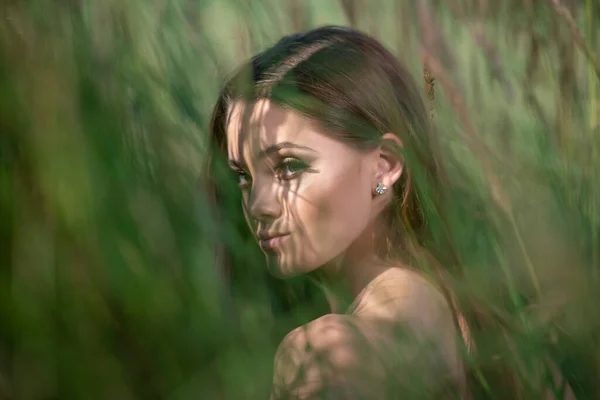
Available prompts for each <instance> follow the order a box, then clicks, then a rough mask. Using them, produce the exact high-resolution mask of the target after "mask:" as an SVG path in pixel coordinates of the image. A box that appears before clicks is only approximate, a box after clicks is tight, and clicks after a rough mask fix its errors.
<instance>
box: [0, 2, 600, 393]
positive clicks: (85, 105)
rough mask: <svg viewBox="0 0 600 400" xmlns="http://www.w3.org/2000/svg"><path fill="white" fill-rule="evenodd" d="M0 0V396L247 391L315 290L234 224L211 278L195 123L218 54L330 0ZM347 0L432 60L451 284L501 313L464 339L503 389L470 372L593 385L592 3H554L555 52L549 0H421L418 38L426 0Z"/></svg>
mask: <svg viewBox="0 0 600 400" xmlns="http://www.w3.org/2000/svg"><path fill="white" fill-rule="evenodd" d="M5 3H7V4H4V3H3V5H1V6H0V19H1V20H2V21H3V22H2V23H1V24H0V268H1V269H0V273H1V274H2V275H1V276H0V398H14V399H42V398H44V399H48V398H61V399H62V398H103V399H104V398H111V399H112V398H115V399H121V398H122V399H126V398H174V399H188V398H210V399H212V398H231V399H237V398H240V399H241V398H257V399H258V398H265V397H266V394H265V393H268V390H269V385H270V374H271V362H272V356H273V351H274V349H275V346H276V345H277V343H278V341H279V339H281V337H282V335H283V334H284V333H285V332H286V330H289V329H290V328H292V327H294V326H296V325H297V324H298V323H300V322H301V321H306V320H307V319H309V318H311V317H312V316H314V315H315V313H316V311H315V308H314V307H311V305H310V299H311V298H312V297H314V296H311V295H309V294H307V293H306V288H305V282H304V281H303V280H301V279H300V280H298V281H297V282H290V283H281V282H277V281H275V280H273V279H272V278H269V277H268V276H267V274H266V272H265V271H264V270H263V269H261V268H260V265H259V263H257V262H252V258H251V256H250V255H249V254H247V253H246V248H249V249H250V250H248V251H249V252H252V250H251V246H249V245H248V244H247V243H245V242H244V241H243V239H242V238H236V237H234V236H231V237H230V238H229V240H231V242H232V243H233V245H235V246H237V248H238V249H239V254H240V255H239V257H240V258H241V259H244V258H245V257H248V258H247V259H248V262H247V264H244V265H242V266H241V267H240V268H238V269H236V270H234V271H232V272H231V274H232V280H233V284H232V285H229V284H228V283H226V280H225V279H222V274H221V272H220V271H219V270H218V267H216V266H215V265H214V262H213V260H212V256H211V252H210V251H211V248H212V246H213V244H214V240H215V238H216V235H217V233H216V232H217V231H216V229H217V228H216V227H215V225H214V223H212V222H211V219H212V215H211V213H210V211H208V209H207V207H206V205H205V198H204V196H203V192H202V190H200V188H199V186H198V182H197V180H198V177H199V176H200V174H201V172H202V171H201V169H202V165H203V160H204V157H205V148H204V143H205V139H206V135H207V132H206V128H207V125H208V117H209V115H210V111H211V107H212V105H213V102H214V101H215V100H216V96H217V93H218V90H219V88H220V83H221V81H222V80H223V79H224V78H225V76H226V74H227V73H228V72H230V71H231V70H232V69H233V68H234V67H235V66H236V65H237V64H238V63H240V62H241V61H242V60H244V59H245V58H246V57H248V56H250V55H251V54H252V53H254V52H255V51H257V50H259V49H261V48H264V47H265V46H267V45H269V44H271V43H273V42H274V41H276V40H277V39H278V38H279V37H280V36H281V35H283V34H287V33H291V32H293V31H295V30H296V29H304V28H308V27H312V26H318V25H322V24H331V23H335V24H344V25H345V24H348V23H349V22H348V18H347V16H346V15H345V14H344V10H343V7H342V6H341V2H339V1H336V0H311V1H305V2H303V1H291V0H290V1H277V0H261V1H252V2H250V1H241V0H237V1H236V0H220V1H216V0H213V1H208V0H197V1H190V0H187V1H186V0H171V1H158V0H156V1H151V0H145V1H142V0H128V1H115V0H105V1H101V2H100V1H90V0H84V1H79V2H74V1H64V2H58V1H50V0H38V1H29V2H25V1H22V2H17V1H11V2H5ZM355 3H356V6H357V10H356V22H355V25H356V26H357V27H358V28H359V29H362V30H365V31H367V32H370V33H372V34H373V35H375V36H376V37H378V38H379V39H380V40H382V42H383V43H384V44H386V46H388V47H389V48H390V49H391V50H393V51H394V52H395V53H396V54H397V55H398V56H399V57H400V58H401V59H402V60H403V61H404V62H405V63H406V64H407V65H408V66H409V68H410V70H411V71H412V72H413V73H414V75H415V78H416V79H417V80H418V81H419V82H420V83H421V84H422V85H424V83H423V75H422V69H423V64H422V63H423V58H422V56H423V54H427V55H428V56H429V57H430V58H432V59H433V60H434V61H437V62H438V65H439V67H440V68H441V70H439V71H437V73H436V71H434V70H433V69H432V72H433V73H434V77H435V78H436V85H435V100H434V109H435V121H436V124H437V127H438V134H439V135H440V136H441V138H442V143H443V145H444V154H445V157H446V161H447V162H448V164H449V165H450V168H451V171H463V172H466V174H465V176H466V177H467V178H468V179H464V180H463V181H459V179H458V178H457V177H458V176H463V175H459V174H458V173H457V174H456V175H452V177H453V179H454V180H455V182H454V183H456V184H457V185H463V186H464V190H463V191H462V192H461V196H462V197H458V196H459V195H458V194H457V198H456V199H455V203H456V204H455V206H456V213H454V214H452V215H451V216H450V222H451V229H452V232H453V235H454V237H455V240H456V245H457V248H458V249H459V250H460V257H461V260H462V262H463V264H464V265H463V266H462V268H463V270H464V276H462V277H460V278H458V277H457V278H456V282H454V285H455V290H456V293H457V295H458V297H459V299H460V301H462V302H464V304H477V307H478V309H480V310H482V312H483V313H484V314H485V315H488V316H491V315H493V316H494V318H493V320H494V321H495V322H498V321H502V322H503V325H502V326H503V327H502V328H500V326H499V325H498V327H497V328H494V329H491V328H490V329H487V330H481V331H478V330H474V334H475V337H474V339H475V343H476V345H477V347H478V356H477V358H476V362H477V364H478V365H479V366H481V370H482V373H483V374H484V376H485V379H486V381H487V383H488V385H489V389H490V391H491V393H493V394H495V395H496V396H497V397H498V398H503V397H502V394H501V393H502V390H503V389H504V388H505V387H507V386H510V383H509V382H508V381H503V379H505V378H503V376H501V377H500V378H498V379H495V378H494V376H493V375H492V374H491V373H490V372H489V371H491V370H494V367H495V365H496V364H500V363H501V364H503V365H508V366H509V368H510V369H511V370H512V371H513V372H514V373H515V374H516V376H517V377H518V379H517V382H518V383H517V386H518V387H520V388H521V397H522V398H524V399H528V398H536V396H535V395H533V394H532V392H536V391H539V387H536V384H534V383H532V382H534V381H535V380H536V379H534V378H532V375H533V374H535V373H538V372H539V371H538V370H539V368H540V365H542V364H543V363H544V362H545V361H546V359H547V358H548V357H551V358H552V359H554V362H555V364H557V365H559V367H560V368H561V369H562V370H563V373H564V374H565V375H569V376H572V378H573V379H574V380H573V385H574V388H575V389H576V390H577V391H579V393H581V398H595V397H596V396H598V395H599V394H600V390H599V388H598V387H597V383H596V379H595V378H596V377H597V376H598V373H599V372H600V371H599V366H600V358H598V354H600V347H599V343H598V337H597V336H598V335H597V332H598V325H599V322H600V315H598V313H599V311H597V309H596V307H595V304H598V301H599V300H600V299H599V293H600V291H599V290H598V289H600V287H599V286H600V285H599V284H600V281H599V276H598V268H599V267H600V265H599V264H598V262H599V260H598V257H599V256H598V249H599V247H600V242H599V239H598V233H599V224H600V221H599V212H600V210H599V207H600V179H598V172H599V171H600V165H599V164H598V146H599V145H600V129H599V128H598V114H597V109H598V99H597V96H598V76H597V75H596V73H595V69H594V65H593V63H592V62H590V54H591V53H590V54H588V55H587V56H586V54H585V51H584V48H583V47H581V43H585V44H586V46H588V47H589V49H591V52H593V53H594V54H596V56H595V57H596V58H597V57H600V55H599V51H598V50H599V47H598V46H599V44H600V40H598V36H599V34H600V32H599V27H598V18H599V17H600V8H599V7H598V5H596V4H595V2H593V1H590V0H588V1H587V2H585V3H584V2H582V5H581V7H573V8H571V9H570V11H571V14H572V15H573V17H574V18H573V21H575V26H577V27H578V29H579V31H580V33H581V34H582V37H583V39H584V41H585V42H577V41H576V40H575V39H574V36H573V31H572V29H571V28H570V27H569V24H568V22H567V20H566V19H565V17H564V14H561V13H559V12H557V11H556V10H555V9H554V8H552V5H551V3H552V2H551V1H541V2H528V1H525V0H511V1H506V2H492V1H488V2H483V1H479V2H478V1H468V0H454V1H452V2H443V1H430V2H428V3H431V4H430V5H431V7H430V8H431V15H432V17H433V20H434V25H432V26H424V27H420V26H419V18H418V12H419V9H418V8H419V7H418V6H417V5H418V4H421V3H423V4H424V3H425V2H420V1H419V2H418V1H415V2H399V1H393V0H377V1H375V0H373V1H371V2H369V7H368V8H367V7H366V3H364V2H359V1H356V2H355ZM529 3H535V10H534V9H529V8H528V6H527V4H529ZM563 3H564V4H567V3H569V2H568V1H567V0H563ZM294 4H296V6H295V7H299V8H296V9H295V10H296V11H295V14H293V13H292V11H291V10H292V8H291V7H292V6H293V5H294ZM485 4H487V9H486V8H485V7H484V8H482V6H481V5H485ZM450 5H452V7H451V6H450ZM494 7H495V8H494ZM434 32H437V35H434V39H433V41H430V42H427V41H423V40H422V39H424V38H426V37H428V35H430V34H431V33H434ZM532 38H534V39H532ZM536 38H537V39H536ZM482 39H483V40H482ZM532 40H537V43H538V45H537V48H533V49H532V43H533V42H532ZM570 49H572V51H570ZM423 51H424V52H425V53H423ZM442 73H443V74H442ZM423 87H424V86H423ZM423 93H424V96H425V89H424V92H423ZM457 99H458V100H457ZM594 109H596V113H594V112H593V110H594ZM491 185H493V186H494V188H495V191H492V190H490V187H491ZM236 240H237V241H236ZM273 299H276V300H275V312H273V311H272V302H273ZM281 303H285V304H284V305H282V304H281ZM286 307H287V308H290V310H288V311H285V310H286V309H287V308H286ZM536 371H537V372H536ZM540 379H541V380H544V378H543V377H542V378H540ZM528 390H530V392H528ZM532 396H533V397H532ZM586 396H587V397H586ZM504 398H505V397H504Z"/></svg>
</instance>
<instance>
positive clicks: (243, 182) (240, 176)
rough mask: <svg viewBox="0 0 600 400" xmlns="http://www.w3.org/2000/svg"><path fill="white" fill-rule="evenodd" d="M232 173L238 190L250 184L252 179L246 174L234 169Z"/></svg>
mask: <svg viewBox="0 0 600 400" xmlns="http://www.w3.org/2000/svg"><path fill="white" fill-rule="evenodd" d="M233 172H234V173H235V175H236V177H237V182H238V185H239V186H240V188H242V189H243V188H246V187H248V186H250V185H251V184H252V178H251V177H250V175H249V174H247V173H246V172H244V171H242V170H241V169H235V170H233Z"/></svg>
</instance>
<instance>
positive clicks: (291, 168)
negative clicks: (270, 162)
mask: <svg viewBox="0 0 600 400" xmlns="http://www.w3.org/2000/svg"><path fill="white" fill-rule="evenodd" d="M308 168H309V165H308V164H306V163H305V162H304V161H301V160H299V159H297V158H293V157H288V158H284V159H283V160H281V162H280V163H279V164H277V165H276V166H275V174H276V176H277V178H279V179H284V180H290V179H294V178H296V177H298V176H299V175H300V174H301V173H302V172H304V171H305V170H306V169H308Z"/></svg>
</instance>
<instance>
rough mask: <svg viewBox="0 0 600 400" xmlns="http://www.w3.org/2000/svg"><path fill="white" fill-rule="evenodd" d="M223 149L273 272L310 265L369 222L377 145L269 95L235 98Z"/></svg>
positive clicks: (334, 252)
mask: <svg viewBox="0 0 600 400" xmlns="http://www.w3.org/2000/svg"><path fill="white" fill-rule="evenodd" d="M227 151H228V157H229V164H230V166H231V168H232V169H233V170H234V171H235V172H236V173H237V174H238V177H239V185H240V189H241V191H242V194H243V208H244V214H245V216H246V221H247V222H248V225H249V226H250V229H251V230H252V232H253V233H254V235H255V236H256V238H257V240H258V241H259V244H260V247H261V249H262V250H263V252H264V254H265V256H266V258H267V262H268V265H269V269H270V270H271V272H272V273H273V274H274V275H276V276H279V277H290V276H294V275H297V274H303V273H308V272H311V271H313V270H315V269H316V268H319V267H320V266H323V265H325V264H327V263H329V262H330V261H332V260H334V259H337V258H338V257H340V256H341V255H343V254H344V253H345V251H346V250H347V249H348V248H349V247H350V246H352V245H353V244H354V243H356V242H357V239H358V238H359V237H361V235H362V234H364V233H365V232H366V230H367V229H368V227H369V225H370V222H371V220H372V218H373V215H372V214H373V211H372V209H373V207H372V202H373V196H372V189H373V179H374V174H375V170H376V163H377V161H376V158H375V157H374V152H366V151H360V150H357V149H354V148H352V147H350V146H348V145H347V144H344V143H343V142H341V141H339V140H336V139H335V138H334V137H333V135H327V134H325V133H324V132H323V131H322V130H321V129H320V128H319V127H318V125H317V124H315V123H314V122H311V121H310V120H308V119H306V118H304V117H302V116H301V115H299V114H298V113H296V112H294V111H290V110H287V109H284V108H282V107H280V106H277V105H276V104H274V103H271V102H270V101H268V100H261V101H259V102H257V103H253V104H251V105H249V104H247V103H245V102H242V101H238V102H235V103H233V104H232V106H231V107H230V109H229V115H228V124H227Z"/></svg>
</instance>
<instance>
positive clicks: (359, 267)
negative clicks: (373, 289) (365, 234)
mask: <svg viewBox="0 0 600 400" xmlns="http://www.w3.org/2000/svg"><path fill="white" fill-rule="evenodd" d="M367 239H368V240H365V239H364V238H362V240H361V239H359V240H358V241H357V242H355V243H354V244H353V246H351V247H350V248H349V249H348V250H347V251H346V252H345V253H344V255H342V256H340V257H338V258H337V259H335V260H333V261H332V262H330V263H328V264H327V265H324V266H322V267H321V268H319V269H318V270H317V271H315V273H314V274H313V276H312V277H311V278H312V279H313V281H314V282H315V283H316V284H317V285H318V286H319V287H321V289H322V290H323V291H324V293H325V296H326V298H327V301H328V303H329V306H330V308H331V312H332V313H334V314H343V313H345V312H346V310H347V309H348V307H349V306H350V304H351V303H352V301H353V300H354V299H355V298H356V296H357V295H358V294H359V293H360V292H361V291H362V290H363V289H364V288H365V287H366V286H367V285H368V284H369V283H370V282H371V281H372V280H373V279H374V278H375V277H377V276H378V275H379V274H381V273H383V272H384V271H386V270H388V269H389V268H391V265H390V264H388V263H385V262H383V261H382V260H380V259H379V258H378V257H377V256H376V255H375V250H374V246H373V243H372V236H371V237H370V238H367ZM361 242H362V243H361ZM365 242H366V243H365Z"/></svg>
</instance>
